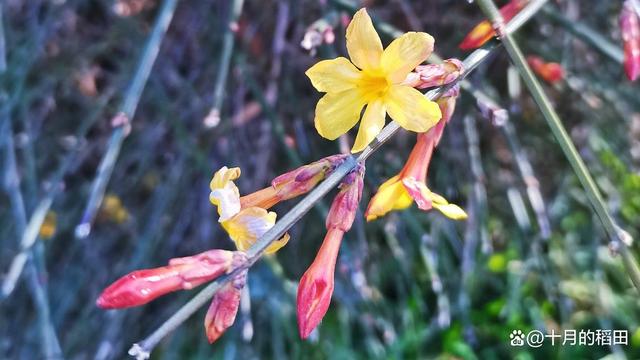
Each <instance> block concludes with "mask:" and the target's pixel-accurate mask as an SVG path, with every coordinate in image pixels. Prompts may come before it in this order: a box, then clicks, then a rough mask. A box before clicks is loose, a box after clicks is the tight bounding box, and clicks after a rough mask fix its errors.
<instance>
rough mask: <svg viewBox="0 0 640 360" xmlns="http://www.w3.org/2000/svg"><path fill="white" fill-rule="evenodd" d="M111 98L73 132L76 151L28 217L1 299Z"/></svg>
mask: <svg viewBox="0 0 640 360" xmlns="http://www.w3.org/2000/svg"><path fill="white" fill-rule="evenodd" d="M111 96H112V93H111V92H109V93H107V94H106V95H105V96H104V97H103V98H102V99H100V101H99V104H98V106H97V107H96V109H95V110H94V112H93V114H92V115H91V116H89V117H87V119H86V120H85V121H84V122H83V123H82V124H81V126H80V128H79V129H78V131H77V133H76V146H75V148H74V149H73V150H71V151H70V152H69V154H67V156H66V157H65V158H64V159H63V160H62V163H61V165H60V167H59V168H58V170H56V172H55V173H54V175H53V176H52V177H51V179H50V180H49V181H48V183H49V184H48V189H47V190H46V194H45V196H44V197H43V198H42V199H41V200H40V201H39V202H38V205H36V207H35V209H34V210H33V213H32V214H31V217H30V218H29V222H28V223H27V225H26V228H25V230H24V232H23V233H22V236H21V240H20V252H19V253H18V254H17V255H16V256H14V258H13V260H12V261H11V265H10V266H9V271H8V273H7V275H6V276H5V278H4V280H3V282H2V288H1V291H0V299H4V298H6V297H8V296H10V295H11V293H12V292H13V290H14V289H15V286H16V283H17V281H18V279H19V278H20V274H21V273H22V270H23V269H24V265H25V264H26V262H27V260H28V257H29V253H30V251H31V249H32V247H33V246H34V245H35V244H36V241H37V240H38V233H39V231H40V228H41V227H42V224H43V223H44V220H45V217H46V215H47V212H48V211H49V210H50V209H51V206H52V205H53V201H54V200H55V198H56V197H57V196H58V194H59V193H60V192H61V191H62V190H63V188H64V184H63V178H64V176H65V175H66V174H67V172H68V171H69V169H70V168H71V167H72V166H77V161H78V156H79V154H80V151H81V150H82V149H83V140H84V137H85V136H86V134H87V132H88V131H89V129H90V128H91V125H93V124H94V123H95V121H96V120H97V118H98V115H99V114H100V113H101V112H102V109H103V108H104V107H105V105H106V103H107V101H108V100H109V99H110V98H111Z"/></svg>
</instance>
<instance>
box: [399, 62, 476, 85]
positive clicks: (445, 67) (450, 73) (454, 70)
mask: <svg viewBox="0 0 640 360" xmlns="http://www.w3.org/2000/svg"><path fill="white" fill-rule="evenodd" d="M463 72H464V65H463V64H462V61H460V60H458V59H455V58H454V59H447V60H444V61H443V62H442V63H441V64H428V65H420V66H418V67H416V70H415V71H414V72H411V73H409V75H407V78H406V79H405V80H404V84H405V85H408V86H411V87H414V88H418V89H426V88H430V87H435V86H443V85H447V84H450V83H452V82H454V81H455V80H456V79H458V77H460V75H462V73H463Z"/></svg>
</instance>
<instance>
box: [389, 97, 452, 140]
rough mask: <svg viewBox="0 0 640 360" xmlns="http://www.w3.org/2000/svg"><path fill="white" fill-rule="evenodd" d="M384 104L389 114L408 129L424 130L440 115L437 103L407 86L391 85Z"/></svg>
mask: <svg viewBox="0 0 640 360" xmlns="http://www.w3.org/2000/svg"><path fill="white" fill-rule="evenodd" d="M385 105H386V106H387V112H388V113H389V116H391V118H392V119H393V120H395V121H396V122H398V124H399V125H400V126H402V127H403V128H405V129H406V130H409V131H415V132H425V131H427V130H429V129H430V128H431V127H433V126H434V125H435V124H436V123H437V122H438V120H440V118H441V117H442V113H441V112H440V108H439V107H438V104H436V103H435V102H433V101H431V100H429V99H427V98H426V97H425V96H424V95H422V93H420V91H418V90H416V89H414V88H411V87H408V86H401V85H393V86H391V88H390V89H389V91H388V92H387V96H386V97H385Z"/></svg>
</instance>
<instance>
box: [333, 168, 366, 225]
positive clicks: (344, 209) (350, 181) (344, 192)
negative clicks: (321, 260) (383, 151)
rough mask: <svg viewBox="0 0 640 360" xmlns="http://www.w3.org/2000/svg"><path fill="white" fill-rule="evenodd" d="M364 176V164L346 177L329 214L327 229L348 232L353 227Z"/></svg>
mask: <svg viewBox="0 0 640 360" xmlns="http://www.w3.org/2000/svg"><path fill="white" fill-rule="evenodd" d="M363 177H364V165H358V168H357V169H356V170H355V171H352V172H351V173H350V174H349V175H347V176H346V177H345V178H344V180H343V181H342V183H341V184H340V191H339V192H338V194H337V195H336V197H335V198H334V199H333V203H332V204H331V209H329V214H328V215H327V221H326V227H327V230H331V229H339V230H342V231H344V232H347V231H349V229H351V225H352V224H353V220H354V219H355V217H356V212H357V211H358V204H359V203H360V198H361V197H362V188H363V185H364V180H363Z"/></svg>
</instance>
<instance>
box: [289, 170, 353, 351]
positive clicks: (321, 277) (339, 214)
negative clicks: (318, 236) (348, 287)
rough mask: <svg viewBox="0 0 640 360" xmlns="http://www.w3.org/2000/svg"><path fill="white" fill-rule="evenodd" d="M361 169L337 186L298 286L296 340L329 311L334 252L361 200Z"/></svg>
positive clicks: (336, 256)
mask: <svg viewBox="0 0 640 360" xmlns="http://www.w3.org/2000/svg"><path fill="white" fill-rule="evenodd" d="M363 175H364V167H363V166H359V168H358V169H357V170H356V171H354V172H352V173H351V174H349V175H348V176H347V177H346V178H345V180H344V181H343V183H342V184H341V186H340V192H339V193H338V195H336V197H335V198H334V200H333V203H332V204H331V209H330V210H329V214H328V215H327V221H326V227H327V235H326V236H325V238H324V241H323V242H322V246H321V247H320V250H318V254H317V255H316V258H315V259H314V260H313V263H312V264H311V266H309V268H308V269H307V271H306V272H305V273H304V275H302V278H301V279H300V284H299V286H298V297H297V313H298V331H299V333H300V337H301V338H303V339H306V338H307V337H308V336H309V334H311V332H312V331H313V329H315V328H316V327H317V326H318V324H319V323H320V321H321V320H322V318H323V317H324V315H325V314H326V313H327V309H329V304H330V303H331V296H332V294H333V285H334V271H335V266H336V260H337V258H338V250H339V249H340V243H341V242H342V237H343V236H344V234H345V232H347V231H349V229H350V228H351V225H352V224H353V220H354V218H355V214H356V211H357V209H358V203H359V202H360V198H361V196H362V187H363Z"/></svg>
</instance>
